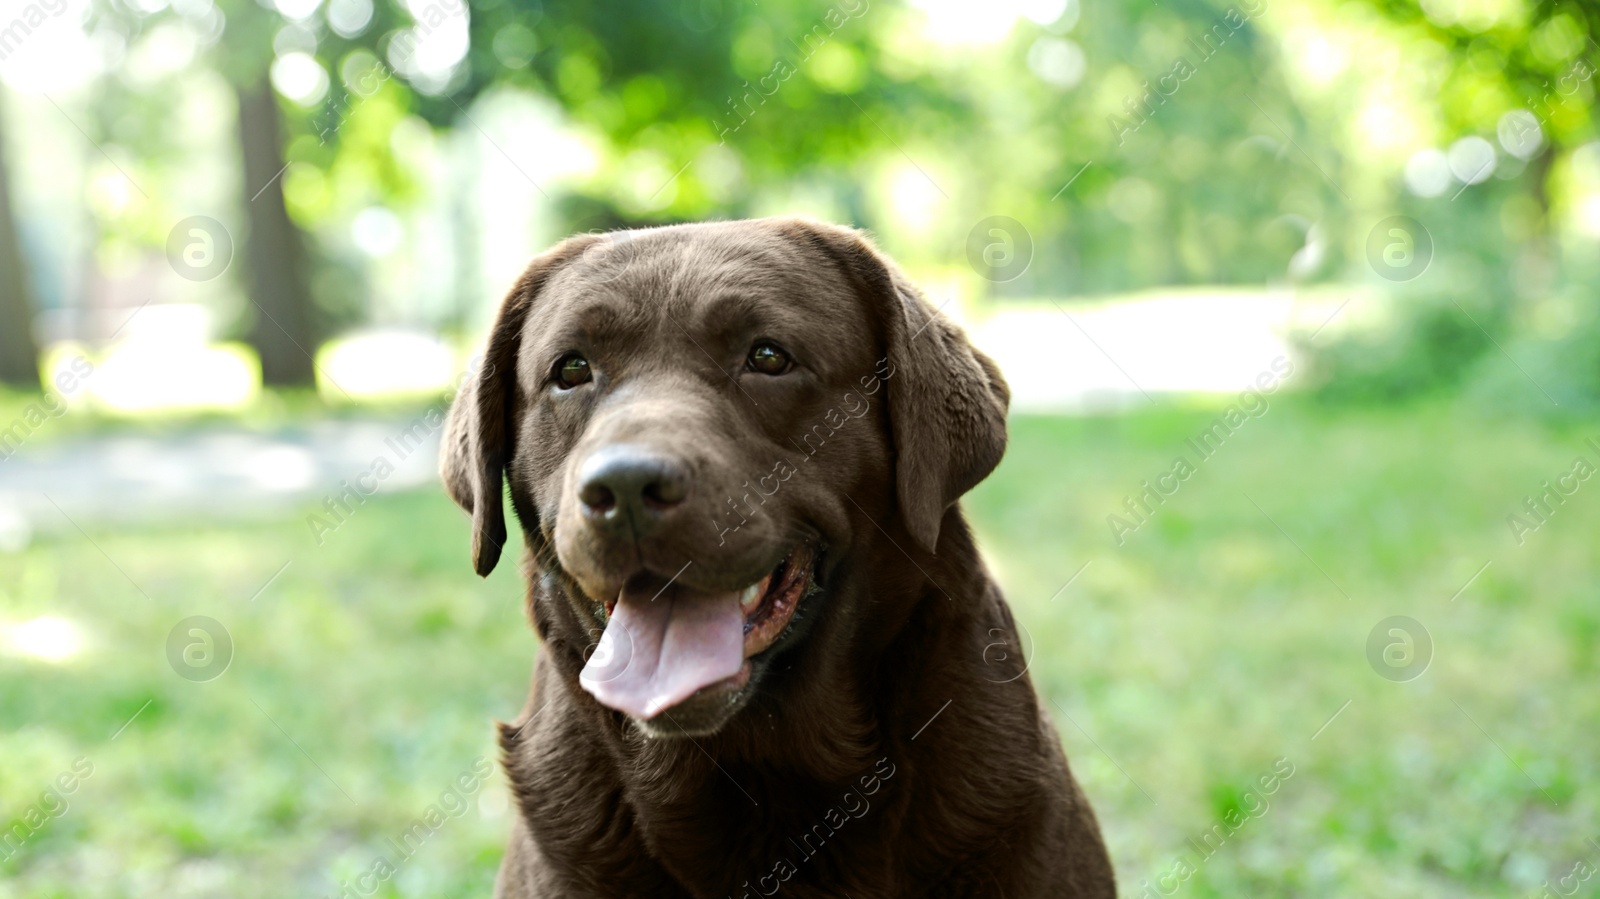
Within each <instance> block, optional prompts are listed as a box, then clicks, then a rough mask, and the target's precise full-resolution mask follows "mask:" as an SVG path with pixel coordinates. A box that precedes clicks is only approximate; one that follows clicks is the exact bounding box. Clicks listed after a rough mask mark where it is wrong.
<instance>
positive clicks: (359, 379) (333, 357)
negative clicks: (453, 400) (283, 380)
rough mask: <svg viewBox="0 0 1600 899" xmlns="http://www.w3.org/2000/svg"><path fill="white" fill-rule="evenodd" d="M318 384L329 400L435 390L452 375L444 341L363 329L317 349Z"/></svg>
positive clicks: (452, 356) (453, 370) (453, 360)
mask: <svg viewBox="0 0 1600 899" xmlns="http://www.w3.org/2000/svg"><path fill="white" fill-rule="evenodd" d="M317 369H318V372H317V373H318V381H319V385H318V386H319V387H320V389H321V390H322V393H323V395H324V396H326V397H328V398H330V399H345V398H346V396H348V397H350V398H359V397H379V396H390V395H403V394H418V393H437V392H439V391H442V390H445V389H446V388H448V387H449V386H450V384H451V382H452V379H453V378H454V377H455V374H456V356H455V353H454V352H453V351H452V350H451V349H450V348H449V347H448V346H446V345H445V344H444V342H443V341H441V340H439V339H438V338H436V337H432V336H430V335H427V334H421V333H417V332H412V331H398V330H385V331H367V332H364V333H358V334H353V335H351V336H348V337H344V338H341V339H339V340H335V341H332V342H331V343H329V344H327V345H326V346H324V347H323V348H322V350H321V351H320V352H318V353H317Z"/></svg>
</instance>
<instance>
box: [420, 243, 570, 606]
mask: <svg viewBox="0 0 1600 899" xmlns="http://www.w3.org/2000/svg"><path fill="white" fill-rule="evenodd" d="M600 240H601V238H598V237H594V236H589V235H585V236H583V237H575V238H572V239H571V240H568V241H565V242H564V243H561V244H559V245H557V246H556V247H555V248H554V249H551V250H550V251H549V252H547V253H545V254H543V255H542V256H539V257H538V258H536V259H534V260H533V262H532V263H530V264H529V265H528V268H527V270H526V271H524V272H523V273H522V277H520V278H518V279H517V283H516V285H515V286H514V287H512V288H511V292H510V293H508V294H506V298H505V300H504V301H503V302H502V303H501V304H500V312H499V314H497V315H496V316H495V321H494V327H493V328H492V329H491V330H490V331H489V345H488V348H487V349H485V350H484V353H483V359H482V362H481V364H480V365H479V366H478V370H477V375H476V377H471V376H469V377H468V379H467V380H466V382H465V383H464V384H463V385H462V387H461V392H460V393H459V394H457V396H456V399H455V403H454V404H453V405H451V407H450V417H449V419H448V420H447V421H446V422H445V428H444V439H443V443H442V446H441V447H440V451H439V476H440V478H442V479H443V480H444V486H445V491H446V492H447V493H449V494H450V498H451V499H453V500H455V501H456V503H457V504H459V505H460V506H461V508H463V509H466V510H467V512H469V513H471V515H472V567H473V568H474V569H476V570H477V572H478V574H479V575H480V576H483V577H488V576H489V572H491V571H493V570H494V566H495V564H496V563H497V562H499V561H500V550H501V548H502V547H503V546H505V542H506V513H505V502H504V490H505V480H504V475H505V469H506V465H507V464H509V463H510V461H511V455H512V449H513V447H512V445H511V441H512V440H513V439H514V436H515V435H514V430H515V429H514V426H513V422H514V420H515V416H514V415H513V409H512V403H513V402H514V400H515V398H516V395H517V389H516V387H517V351H518V350H519V349H520V348H521V346H522V328H523V325H524V323H526V321H527V319H528V310H529V309H530V308H532V306H533V303H534V300H535V299H537V298H538V296H539V292H540V291H542V290H543V289H544V286H545V283H546V282H548V281H549V279H550V276H551V275H552V274H553V273H555V272H556V271H558V270H559V269H560V268H561V267H562V266H563V265H565V264H567V263H568V262H570V261H571V260H573V259H575V258H577V256H578V255H579V254H581V253H582V252H583V251H584V250H586V249H588V248H589V247H591V246H593V245H594V244H595V243H598V242H599V241H600Z"/></svg>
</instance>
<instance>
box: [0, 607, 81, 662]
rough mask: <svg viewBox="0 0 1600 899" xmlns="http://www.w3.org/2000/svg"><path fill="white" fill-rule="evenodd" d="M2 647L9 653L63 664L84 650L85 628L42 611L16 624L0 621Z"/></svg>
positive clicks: (0, 642)
mask: <svg viewBox="0 0 1600 899" xmlns="http://www.w3.org/2000/svg"><path fill="white" fill-rule="evenodd" d="M0 647H4V649H5V652H6V654H7V655H15V656H22V657H24V658H30V659H37V660H39V661H41V662H49V663H51V664H60V663H61V662H65V661H67V660H69V659H71V658H72V657H73V656H76V655H78V654H79V653H81V652H83V647H84V637H83V631H82V630H80V629H79V628H78V626H77V625H76V624H73V623H72V622H71V621H68V620H67V619H65V618H57V617H56V616H54V615H41V616H40V617H38V618H33V619H30V620H28V621H23V622H19V623H17V624H9V623H5V622H0Z"/></svg>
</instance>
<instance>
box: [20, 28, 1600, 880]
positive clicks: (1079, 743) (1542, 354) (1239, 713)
mask: <svg viewBox="0 0 1600 899" xmlns="http://www.w3.org/2000/svg"><path fill="white" fill-rule="evenodd" d="M1597 40H1600V9H1596V8H1595V7H1594V6H1593V5H1592V4H1587V3H1579V2H1576V0H1565V2H1550V0H1423V2H1421V3H1420V4H1419V3H1418V2H1414V0H1296V2H1294V3H1284V2H1279V0H1254V2H1252V3H1248V4H1246V3H1241V4H1240V5H1237V6H1228V5H1226V4H1225V3H1223V2H1222V0H1216V2H1206V0H1164V2H1158V3H1157V2H1152V3H1148V4H1145V3H1137V4H1117V3H1105V2H1092V0H989V2H985V3H964V2H960V0H839V2H836V3H834V4H832V5H830V4H828V3H827V2H824V0H812V2H800V0H665V2H659V3H649V2H642V0H618V2H612V3H606V4H550V5H542V4H540V3H538V2H533V0H484V2H472V3H467V2H466V0H404V2H400V0H0V383H3V386H0V827H3V828H4V829H3V830H0V896H10V895H16V896H29V897H34V896H38V897H46V896H51V897H54V896H62V897H65V896H72V897H123V896H130V897H131V896H157V895H159V896H167V897H182V896H215V895H222V894H224V893H226V894H227V895H230V896H262V897H268V896H270V897H281V896H287V895H306V896H338V895H341V894H342V895H380V896H430V897H431V896H456V897H464V896H469V895H484V894H486V893H487V891H488V890H489V887H490V884H491V883H492V880H493V876H494V871H495V869H496V866H497V864H498V859H499V856H500V852H501V847H502V845H503V840H504V836H505V834H506V832H507V829H508V826H509V821H510V815H511V812H510V811H509V809H508V807H507V797H506V795H505V790H504V785H503V782H502V778H501V776H500V775H499V773H498V771H495V772H494V773H492V774H487V775H484V774H482V773H481V772H482V771H485V770H488V769H487V768H486V767H485V766H484V765H483V762H482V760H485V759H487V760H489V761H493V760H494V759H495V757H496V749H495V746H494V743H493V740H492V733H491V729H490V722H491V720H493V719H497V718H498V719H510V718H512V717H515V715H516V714H517V711H518V709H519V708H520V706H521V703H522V700H523V697H524V694H525V687H526V678H527V674H528V671H529V666H530V663H531V659H532V657H533V654H534V652H535V644H534V639H533V635H532V633H531V630H530V629H529V628H528V627H527V625H526V623H525V622H524V620H523V616H522V612H521V589H522V588H521V584H520V582H519V575H518V573H517V571H516V566H502V567H501V569H500V570H499V571H497V572H496V573H495V574H494V575H493V576H492V577H490V578H488V579H487V580H486V581H479V580H478V579H477V578H476V577H474V576H473V575H472V573H471V569H470V565H469V564H468V549H467V547H468V533H467V527H466V523H465V521H464V519H463V518H462V517H461V516H460V515H459V513H458V512H457V511H456V509H455V508H454V507H453V506H452V505H451V504H450V503H449V501H448V500H447V499H445V498H444V497H443V495H442V493H441V491H440V490H439V488H438V486H437V484H436V480H435V476H434V474H433V470H434V460H435V454H436V450H437V424H436V422H437V417H438V414H439V413H440V412H441V411H442V410H443V409H444V408H446V407H447V405H448V402H449V400H450V398H451V396H452V395H453V393H454V390H455V387H456V385H457V383H458V382H459V379H460V377H461V373H462V372H463V371H464V370H465V368H466V366H467V364H468V361H469V359H470V358H471V356H472V354H473V353H474V352H475V351H476V346H477V344H478V341H479V339H480V337H481V334H482V332H483V330H484V329H485V327H486V326H487V323H488V321H489V319H490V316H491V315H492V313H493V311H494V309H495V308H496V306H497V303H498V299H499V297H500V296H502V295H503V293H504V291H505V290H506V289H507V288H508V286H509V285H510V283H511V281H512V280H513V278H514V277H515V276H516V274H517V273H518V272H519V271H520V270H521V268H522V267H523V266H524V265H525V264H526V262H527V260H528V259H529V258H530V257H531V256H532V255H534V254H536V253H537V252H540V251H541V250H543V249H544V248H546V247H547V246H549V245H550V244H552V243H553V242H555V241H556V240H559V239H560V238H562V237H563V236H566V235H568V234H571V233H574V232H580V231H593V230H609V229H614V228H626V227H638V226H648V225H654V224H662V223H670V222H678V221H688V220H700V219H710V218H735V217H750V216H761V215H774V214H791V213H802V214H809V215H814V216H818V217H821V218H825V219H830V220H834V221H839V222H844V223H849V224H853V225H856V226H859V227H863V228H867V229H870V230H871V231H872V233H873V234H874V235H875V237H876V239H877V240H878V242H879V244H880V245H881V246H882V247H883V248H884V249H885V250H886V251H887V252H889V253H890V254H892V255H893V256H894V257H896V258H897V259H898V260H899V261H900V262H901V263H902V264H903V265H904V266H905V267H906V268H907V270H908V271H909V272H910V273H911V274H912V275H913V277H914V278H915V279H916V280H917V281H918V282H919V283H920V284H921V285H922V286H923V287H924V288H925V290H926V291H927V293H928V296H929V298H930V300H931V301H933V302H934V303H935V304H937V305H940V306H941V307H942V308H943V309H944V310H945V311H946V312H947V313H948V314H950V315H952V316H954V317H956V318H957V319H959V320H960V321H962V322H963V323H964V324H965V325H966V327H967V328H968V330H969V332H970V334H971V335H972V336H973V339H974V340H975V341H976V342H977V343H978V344H979V345H980V346H981V347H982V348H983V349H985V350H986V351H987V352H989V353H990V354H991V355H992V356H994V357H995V358H996V359H997V360H998V361H999V362H1000V364H1001V366H1002V367H1003V368H1004V370H1005V372H1006V374H1007V376H1008V378H1009V379H1010V382H1011V385H1012V388H1013V391H1014V394H1015V400H1016V402H1015V404H1014V409H1013V416H1012V433H1013V438H1012V444H1011V448H1010V450H1009V453H1008V456H1007V459H1006V461H1005V462H1004V463H1003V464H1002V465H1001V467H1000V469H999V470H998V471H997V472H996V473H995V475H994V476H993V477H991V478H990V479H989V480H988V481H987V482H986V483H985V484H983V485H981V486H980V487H979V488H978V490H977V491H975V493H974V494H973V495H972V496H971V497H970V498H969V500H968V503H967V507H968V512H969V516H970V517H971V518H972V519H973V521H974V524H975V526H976V527H977V530H978V532H979V535H980V538H981V540H982V543H983V547H984V551H985V553H986V555H987V557H988V559H989V560H990V564H991V565H992V567H993V569H994V571H995V573H996V575H997V576H998V577H999V579H1000V580H1001V582H1002V583H1003V585H1004V586H1005V588H1006V590H1007V592H1008V594H1009V596H1010V598H1011V602H1012V604H1013V606H1014V608H1015V609H1016V610H1017V617H1018V621H1019V624H1018V627H1017V630H1016V632H1015V633H1011V632H1004V631H1002V632H997V633H996V634H995V636H996V643H995V645H994V646H992V647H990V651H992V652H994V653H997V654H1003V653H1008V652H1021V653H1024V654H1026V656H1027V657H1028V658H1029V659H1030V666H1031V671H1032V676H1033V679H1034V682H1035V684H1036V686H1037V687H1038V689H1039V691H1040V692H1041V694H1042V696H1044V697H1045V699H1046V700H1047V705H1048V707H1049V708H1050V709H1051V712H1052V715H1054V716H1055V719H1056V724H1057V725H1058V727H1059V728H1060V730H1061V733H1062V739H1063V741H1064V743H1065V745H1066V747H1067V750H1068V753H1069V756H1070V757H1071V758H1072V760H1073V764H1074V766H1075V768H1076V770H1077V771H1078V774H1079V777H1080V778H1081V779H1082V780H1083V782H1084V784H1085V788H1086V789H1087V791H1088V793H1089V794H1090V796H1091V798H1092V799H1093V800H1094V802H1095V803H1096V806H1097V808H1098V810H1099V814H1100V818H1101V821H1102V822H1103V824H1104V825H1105V828H1106V832H1107V838H1108V842H1109V844H1110V848H1111V851H1112V854H1113V857H1114V860H1115V862H1116V865H1117V868H1118V872H1119V876H1120V878H1121V882H1122V885H1123V889H1124V892H1125V894H1126V895H1129V896H1146V895H1174V894H1177V893H1179V892H1183V893H1186V894H1190V895H1195V896H1226V897H1235V896H1240V895H1258V896H1351V895H1376V894H1379V893H1380V892H1382V893H1386V894H1395V895H1410V896H1450V897H1460V896H1507V895H1517V896H1524V895H1525V896H1546V895H1553V894H1559V895H1572V894H1573V893H1574V891H1576V890H1578V889H1580V888H1582V889H1586V890H1588V889H1593V884H1589V883H1587V881H1588V880H1589V878H1590V877H1591V876H1592V875H1593V874H1594V873H1595V871H1597V870H1600V818H1597V810H1600V799H1597V795H1596V786H1597V778H1600V770H1597V765H1600V758H1597V754H1596V752H1595V742H1594V735H1595V733H1596V732H1597V729H1600V720H1597V719H1600V694H1597V693H1596V691H1595V690H1593V688H1592V685H1593V682H1594V681H1593V678H1594V677H1595V676H1596V671H1597V668H1600V601H1597V600H1600V586H1597V584H1600V558H1597V556H1596V553H1595V545H1596V533H1597V526H1600V496H1592V495H1591V494H1600V483H1596V484H1589V483H1588V481H1589V478H1590V476H1591V475H1592V474H1593V473H1594V471H1595V470H1596V469H1597V467H1600V420H1597V416H1596V410H1597V408H1600V319H1597V312H1600V296H1597V290H1596V288H1597V286H1600V135H1597V133H1596V128H1595V124H1596V123H1595V115H1594V109H1595V94H1596V79H1595V74H1596V67H1597V66H1600V43H1597ZM996 658H998V655H997V656H996ZM1586 685H1588V686H1586ZM1275 765H1276V766H1277V767H1276V768H1275ZM1285 768H1287V769H1288V770H1290V771H1292V775H1291V776H1289V777H1287V778H1286V779H1283V780H1282V781H1281V783H1280V784H1279V786H1278V788H1277V789H1276V790H1274V791H1273V792H1272V793H1271V794H1270V795H1262V793H1263V789H1262V787H1261V786H1260V780H1259V778H1260V777H1261V776H1262V775H1265V774H1269V773H1272V772H1273V771H1274V770H1276V771H1277V772H1278V773H1279V774H1281V773H1282V771H1283V770H1284V769H1285ZM469 783H470V784H471V785H472V786H471V787H470V788H469V787H467V786H466V784H469ZM1219 827H1220V828H1221V829H1220V830H1219V829H1218V828H1219ZM1208 835H1209V839H1207V836H1208ZM341 891H347V892H343V893H342V892H341Z"/></svg>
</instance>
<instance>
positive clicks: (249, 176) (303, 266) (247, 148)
mask: <svg viewBox="0 0 1600 899" xmlns="http://www.w3.org/2000/svg"><path fill="white" fill-rule="evenodd" d="M234 95H235V96H236V97H237V98H238V101H239V148H240V151H241V154H242V158H243V162H244V165H243V172H244V184H243V187H244V190H245V192H246V194H247V196H245V197H244V198H243V199H244V206H245V210H246V212H247V219H248V221H249V223H250V235H249V237H248V238H247V239H246V240H245V242H244V249H245V254H246V265H247V267H248V272H249V273H248V281H247V282H246V283H247V285H248V293H249V296H250V301H251V303H252V304H254V306H255V313H256V315H255V320H254V322H252V323H251V325H250V331H249V341H250V345H251V346H252V347H254V348H255V351H256V352H257V353H258V354H259V355H260V357H261V378H262V380H263V381H265V382H266V383H268V384H280V385H305V384H311V383H314V382H315V379H316V371H315V363H314V361H313V358H312V355H311V354H312V353H314V352H316V348H317V338H318V330H319V329H318V328H317V327H316V311H315V301H314V299H313V297H312V293H311V272H310V270H309V268H308V265H307V262H306V248H305V245H304V244H303V240H304V237H303V235H302V234H301V232H300V229H299V228H297V227H296V226H295V224H294V222H292V221H290V219H289V212H288V210H287V209H286V208H285V207H284V203H283V178H282V176H283V173H284V170H285V168H287V166H288V163H287V162H285V161H284V155H283V135H282V129H281V128H280V126H279V112H278V97H277V94H276V93H275V92H274V91H273V89H272V84H271V82H270V80H269V79H268V76H267V73H266V72H265V71H261V72H258V73H257V75H256V79H255V82H254V83H253V84H239V85H237V86H236V87H235V93H234ZM255 184H259V185H262V186H261V187H260V188H256V189H252V187H251V185H255Z"/></svg>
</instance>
